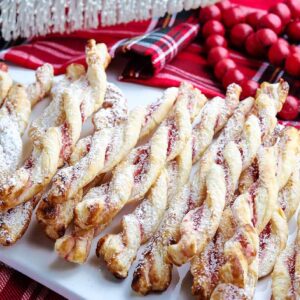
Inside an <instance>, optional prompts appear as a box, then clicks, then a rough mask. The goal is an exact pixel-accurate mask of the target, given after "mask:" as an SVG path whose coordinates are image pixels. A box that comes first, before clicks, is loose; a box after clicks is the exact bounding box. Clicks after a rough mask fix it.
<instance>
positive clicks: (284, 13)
mask: <svg viewBox="0 0 300 300" xmlns="http://www.w3.org/2000/svg"><path fill="white" fill-rule="evenodd" d="M269 12H270V13H273V14H275V15H277V16H278V17H279V18H280V19H281V22H282V24H283V25H286V24H287V23H288V22H290V20H291V16H292V14H291V10H290V9H289V7H288V6H287V5H286V4H284V3H277V4H275V5H274V6H272V7H271V8H270V9H269Z"/></svg>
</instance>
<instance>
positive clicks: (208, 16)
mask: <svg viewBox="0 0 300 300" xmlns="http://www.w3.org/2000/svg"><path fill="white" fill-rule="evenodd" d="M199 20H200V22H201V23H205V22H207V21H209V20H218V21H220V20H221V11H220V9H219V7H218V6H216V5H210V6H206V7H203V8H202V9H201V10H200V14H199Z"/></svg>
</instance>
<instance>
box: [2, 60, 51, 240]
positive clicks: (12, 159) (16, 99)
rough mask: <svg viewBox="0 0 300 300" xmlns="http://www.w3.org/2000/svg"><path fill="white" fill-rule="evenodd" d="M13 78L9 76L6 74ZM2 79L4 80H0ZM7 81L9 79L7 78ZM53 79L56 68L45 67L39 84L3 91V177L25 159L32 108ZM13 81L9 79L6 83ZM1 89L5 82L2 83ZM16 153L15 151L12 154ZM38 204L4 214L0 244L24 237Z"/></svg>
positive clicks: (37, 78) (38, 79)
mask: <svg viewBox="0 0 300 300" xmlns="http://www.w3.org/2000/svg"><path fill="white" fill-rule="evenodd" d="M6 76H7V77H9V75H8V74H6ZM0 78H1V79H2V77H0ZM4 80H5V79H4ZM52 80H53V68H52V66H50V65H44V66H42V67H40V68H38V69H37V71H36V82H35V83H32V84H30V85H29V86H28V87H27V89H25V88H24V87H23V86H21V85H19V84H13V85H12V86H11V87H10V89H9V90H7V89H5V88H4V90H6V91H7V93H8V94H7V95H5V94H4V91H3V90H2V96H3V97H5V100H4V103H3V105H2V107H1V109H0V127H1V136H2V138H1V141H4V143H3V144H2V143H1V149H2V152H1V154H0V165H1V176H2V177H3V176H8V175H11V174H12V173H13V172H14V171H15V170H16V168H17V167H18V165H19V164H20V162H21V159H22V152H23V147H22V139H21V137H22V135H23V133H24V131H25V129H26V127H27V124H28V120H29V116H30V112H31V107H32V106H33V105H35V104H36V103H37V102H38V101H39V100H40V99H42V98H43V97H44V96H46V95H48V93H49V91H50V88H51V85H52ZM8 81H9V80H7V79H6V82H8ZM0 85H1V86H3V85H5V83H3V82H1V83H0ZM12 151H13V152H12ZM34 205H35V199H33V200H31V201H29V202H28V203H26V204H24V205H23V204H21V205H19V206H17V207H15V208H12V209H10V210H9V211H8V212H0V220H1V221H0V244H1V245H5V246H8V245H12V244H14V243H15V242H16V241H17V240H18V239H19V238H21V237H22V235H23V234H24V232H25V231H26V229H27V227H28V225H29V222H30V219H31V214H32V211H33V208H34Z"/></svg>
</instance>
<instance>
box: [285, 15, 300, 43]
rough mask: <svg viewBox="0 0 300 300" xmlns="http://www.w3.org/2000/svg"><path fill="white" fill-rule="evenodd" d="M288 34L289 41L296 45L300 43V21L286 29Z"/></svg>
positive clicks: (293, 22) (292, 23)
mask: <svg viewBox="0 0 300 300" xmlns="http://www.w3.org/2000/svg"><path fill="white" fill-rule="evenodd" d="M286 33H287V35H288V37H289V39H291V41H293V42H295V43H299V42H300V20H295V21H292V22H291V23H289V24H288V26H287V29H286Z"/></svg>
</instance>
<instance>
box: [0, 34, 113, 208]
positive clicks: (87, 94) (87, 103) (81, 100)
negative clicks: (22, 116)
mask: <svg viewBox="0 0 300 300" xmlns="http://www.w3.org/2000/svg"><path fill="white" fill-rule="evenodd" d="M86 49H87V51H86V52H87V63H88V70H87V73H86V75H84V76H80V77H79V78H78V79H77V80H75V81H74V82H72V83H71V85H69V86H68V88H64V89H63V92H61V93H60V95H61V98H62V100H63V101H62V104H63V105H60V106H58V107H60V108H62V110H59V112H57V111H55V110H54V115H55V116H54V117H53V111H52V113H51V116H49V117H48V118H47V119H46V120H41V119H40V121H39V122H37V123H35V124H34V125H33V127H32V128H31V138H32V140H33V141H35V147H34V149H33V152H32V154H31V155H30V157H29V158H28V159H27V160H26V162H25V164H24V166H22V167H21V168H19V169H18V170H17V171H16V172H15V173H14V174H13V175H12V176H10V177H8V178H5V179H4V180H2V182H1V184H0V196H1V204H0V209H1V210H2V211H3V210H7V209H9V208H12V207H15V206H16V205H18V204H21V203H23V202H26V201H28V200H30V199H31V198H32V197H34V196H35V195H36V194H37V193H39V192H40V191H42V189H43V188H44V187H45V186H46V185H47V184H48V183H49V181H50V180H51V178H52V177H53V175H54V173H55V172H56V170H57V168H58V167H59V166H60V165H61V164H62V163H63V161H66V160H67V159H68V158H69V157H70V154H71V152H72V149H73V147H74V144H75V143H76V141H77V140H78V138H79V136H80V132H81V127H82V123H83V121H84V120H86V118H88V117H89V116H90V115H91V114H92V113H94V112H95V111H96V110H98V109H99V108H100V107H101V105H102V102H103V100H104V94H105V91H106V75H105V67H106V66H107V60H108V57H109V55H108V52H107V49H106V46H105V45H103V44H100V45H96V44H95V41H93V40H91V41H89V42H88V45H87V48H86ZM73 69H74V68H73ZM73 69H72V68H71V70H73ZM58 98H60V97H58ZM49 120H50V124H51V123H52V122H53V123H56V124H55V125H56V126H55V127H50V128H48V129H47V130H46V131H45V128H44V127H45V124H46V123H47V121H49ZM43 122H44V123H43ZM38 123H41V124H42V126H41V127H40V128H39V129H38V130H36V129H35V128H36V127H35V126H36V124H38ZM51 125H52V124H51ZM44 132H45V133H44Z"/></svg>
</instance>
